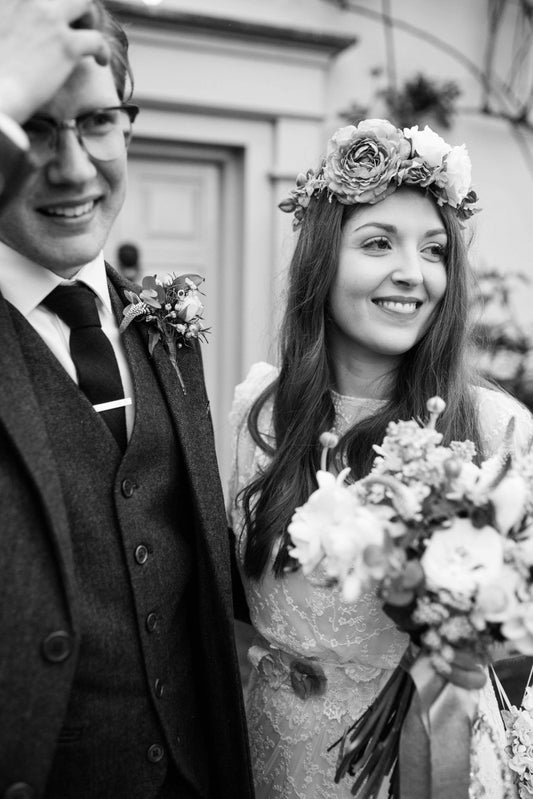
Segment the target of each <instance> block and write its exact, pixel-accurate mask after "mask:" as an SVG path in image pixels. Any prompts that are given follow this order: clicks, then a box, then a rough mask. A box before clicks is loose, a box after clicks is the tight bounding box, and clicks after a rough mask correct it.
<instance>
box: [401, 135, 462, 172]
mask: <svg viewBox="0 0 533 799" xmlns="http://www.w3.org/2000/svg"><path fill="white" fill-rule="evenodd" d="M403 133H404V136H405V137H406V138H407V139H410V140H411V142H412V145H413V150H414V151H415V153H416V154H417V155H419V156H420V157H421V158H423V159H424V161H426V162H427V163H428V164H429V166H432V167H439V166H442V162H443V160H444V156H445V155H447V154H448V153H449V152H450V150H451V149H452V148H451V146H450V145H449V144H447V142H445V141H444V139H443V138H442V137H441V136H439V134H438V133H435V131H434V130H431V128H430V127H429V126H428V125H426V127H425V128H424V130H418V125H415V126H414V127H412V128H404V131H403Z"/></svg>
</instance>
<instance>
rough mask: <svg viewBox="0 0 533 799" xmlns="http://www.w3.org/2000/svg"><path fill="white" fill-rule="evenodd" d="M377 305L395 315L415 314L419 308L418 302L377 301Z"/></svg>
mask: <svg viewBox="0 0 533 799" xmlns="http://www.w3.org/2000/svg"><path fill="white" fill-rule="evenodd" d="M376 305H379V306H380V307H381V308H385V309H386V310H387V311H394V312H395V313H405V314H408V313H414V312H415V311H416V308H417V303H416V302H394V301H393V300H376Z"/></svg>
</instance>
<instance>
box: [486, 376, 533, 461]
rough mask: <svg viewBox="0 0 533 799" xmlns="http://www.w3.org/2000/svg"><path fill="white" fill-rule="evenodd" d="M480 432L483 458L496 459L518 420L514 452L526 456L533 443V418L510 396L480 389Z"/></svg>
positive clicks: (514, 436) (513, 443) (511, 446)
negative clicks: (495, 455) (511, 427)
mask: <svg viewBox="0 0 533 799" xmlns="http://www.w3.org/2000/svg"><path fill="white" fill-rule="evenodd" d="M477 404H478V413H479V428H480V431H479V432H480V436H481V444H482V447H483V453H482V455H483V457H485V458H486V457H490V456H491V455H493V454H494V453H495V452H496V451H497V450H498V449H499V448H500V447H501V445H502V444H503V443H504V441H505V433H506V430H507V426H508V424H509V422H510V420H511V419H512V418H513V417H514V420H515V426H514V433H513V437H512V440H511V443H510V447H509V449H510V451H511V452H512V453H516V454H523V453H525V452H527V451H528V450H529V448H530V447H531V444H532V441H533V416H532V415H531V413H530V412H529V411H528V409H527V408H526V407H525V406H524V405H522V404H521V403H520V402H518V400H516V399H514V397H511V396H510V395H509V394H504V393H503V392H501V391H496V390H493V389H488V388H479V389H477Z"/></svg>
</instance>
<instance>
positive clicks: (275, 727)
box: [230, 363, 533, 799]
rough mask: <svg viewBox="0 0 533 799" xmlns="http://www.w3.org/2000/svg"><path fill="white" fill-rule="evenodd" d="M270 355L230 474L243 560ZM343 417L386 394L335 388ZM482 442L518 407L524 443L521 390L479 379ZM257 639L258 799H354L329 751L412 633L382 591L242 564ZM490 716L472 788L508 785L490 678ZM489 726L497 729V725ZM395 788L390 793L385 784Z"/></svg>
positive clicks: (260, 460) (240, 395)
mask: <svg viewBox="0 0 533 799" xmlns="http://www.w3.org/2000/svg"><path fill="white" fill-rule="evenodd" d="M276 375H277V370H276V369H275V368H274V367H272V366H270V365H269V364H265V363H259V364H256V365H255V366H254V367H252V369H251V371H250V373H249V375H248V377H247V379H246V380H245V382H244V383H242V384H241V385H240V386H238V387H237V389H236V393H235V401H234V404H233V409H232V413H231V417H230V421H231V424H232V428H233V431H234V468H233V474H232V478H231V483H230V498H231V501H232V506H231V511H230V515H231V521H232V524H233V529H234V530H235V532H236V533H237V535H238V540H239V546H238V555H239V557H240V559H241V560H242V554H243V547H244V543H245V535H246V531H245V530H243V529H242V525H243V519H242V513H241V510H240V508H239V506H238V504H237V505H235V497H236V496H237V494H238V492H239V491H240V490H241V489H242V488H243V487H244V486H245V485H246V484H247V483H248V482H249V481H250V480H251V479H252V478H253V477H254V476H255V474H256V473H257V471H258V470H259V469H262V468H264V467H265V465H266V464H267V462H268V458H267V456H266V455H265V453H264V452H263V451H262V450H261V449H260V448H259V447H258V446H257V445H256V444H255V442H254V441H253V440H252V438H251V436H250V435H249V433H248V429H247V424H246V422H247V413H248V410H249V408H250V406H251V404H252V403H253V401H254V399H255V398H256V397H257V396H258V395H259V393H260V392H261V391H262V390H263V389H264V388H265V387H266V386H267V385H268V384H269V383H270V382H271V381H272V380H273V379H274V378H275V377H276ZM333 401H334V405H335V410H336V428H337V430H338V432H340V433H342V432H344V430H345V429H346V427H347V426H348V425H351V424H353V423H354V421H356V419H358V418H363V416H364V415H367V414H368V413H372V412H373V411H374V410H375V408H376V402H378V403H379V401H375V400H362V399H357V398H351V397H342V396H341V395H339V394H335V393H334V394H333ZM479 413H480V419H481V423H482V424H481V426H482V436H483V445H484V447H485V448H486V450H487V452H486V453H485V454H489V453H490V452H494V451H495V450H496V449H497V447H498V446H499V445H500V443H501V442H502V441H503V439H504V436H505V430H506V427H507V422H508V420H509V418H510V416H511V415H515V416H516V417H517V418H516V429H515V435H514V441H513V447H515V448H517V449H522V448H525V447H526V446H527V443H528V441H529V439H530V437H531V434H532V432H533V424H532V421H531V417H530V415H529V414H528V412H527V411H526V410H525V409H523V408H522V407H521V406H519V405H518V404H517V403H516V402H515V401H514V400H512V399H511V398H509V397H507V396H504V395H501V394H499V393H497V392H494V391H490V390H487V389H480V390H479ZM259 427H260V430H261V431H262V432H264V434H266V435H272V403H271V402H269V403H267V404H266V405H265V407H264V408H263V410H262V413H261V415H260V418H259ZM242 579H243V584H244V588H245V592H246V596H247V600H248V605H249V608H250V615H251V619H252V623H253V625H254V627H255V630H256V631H257V640H256V642H255V643H254V645H253V646H252V648H251V650H250V653H249V657H250V661H251V663H252V667H253V668H252V674H251V678H250V681H249V684H248V686H247V696H246V708H247V716H248V725H249V733H250V743H251V751H252V760H253V765H254V773H255V783H256V796H257V799H267V797H268V798H269V799H348V798H349V797H351V793H350V789H349V781H343V784H341V785H336V784H335V783H334V781H333V780H334V774H335V764H336V757H337V750H336V749H334V750H333V751H329V747H331V745H332V744H334V743H335V742H336V741H337V740H338V739H339V738H340V737H341V735H342V734H343V732H344V731H345V729H346V728H347V727H348V726H349V725H350V724H351V723H352V722H353V720H354V719H355V718H357V717H358V716H359V715H360V714H361V713H362V712H363V711H364V710H365V709H366V707H368V706H369V705H370V703H371V702H372V701H373V699H374V698H375V696H376V695H377V693H378V692H379V690H380V688H381V687H382V686H383V684H384V683H385V682H386V680H387V678H388V676H389V675H390V671H391V669H393V668H394V667H395V666H396V665H397V663H398V662H399V660H400V658H401V656H402V654H403V652H404V650H405V647H406V645H407V640H408V639H407V636H405V635H404V634H403V633H400V632H398V631H397V630H396V628H395V627H394V625H393V624H392V622H391V621H390V619H389V618H388V617H387V616H386V615H385V614H384V613H383V612H382V610H381V608H380V605H379V602H378V600H377V598H376V597H375V596H374V595H373V594H366V595H364V596H363V597H361V599H360V600H359V601H358V602H356V603H354V604H349V605H348V604H346V603H343V602H342V601H341V598H340V595H339V594H338V593H337V592H336V591H335V590H331V589H330V588H326V587H325V586H324V584H323V583H322V581H321V580H320V577H318V578H317V579H316V580H315V581H313V582H311V581H309V580H308V579H306V578H304V577H303V576H302V574H301V573H300V572H294V573H290V574H288V575H286V576H285V577H284V578H283V579H277V578H275V577H274V576H273V574H272V573H271V572H268V573H267V574H265V576H264V577H263V578H262V579H261V581H260V582H256V581H252V580H249V579H247V578H246V577H245V575H244V574H243V575H242ZM293 658H305V659H311V660H312V661H313V662H316V663H317V664H318V665H319V666H320V668H321V670H322V671H323V673H324V675H325V677H326V679H327V685H326V690H325V692H324V693H323V694H322V695H319V696H311V697H308V698H307V699H302V698H300V697H299V696H298V695H297V694H296V693H295V691H294V690H293V687H292V685H291V666H290V664H291V661H292V659H293ZM479 717H480V718H483V719H484V720H485V721H486V724H477V725H476V733H475V735H474V737H473V743H472V748H473V756H472V780H471V788H470V797H469V799H480V798H481V797H486V799H504V797H506V791H507V789H506V788H505V786H504V785H503V782H502V776H501V761H500V760H499V759H498V758H497V757H495V756H494V741H498V742H499V744H498V745H499V746H500V747H501V748H502V749H503V746H504V745H505V739H504V732H503V726H502V723H501V719H500V716H499V711H498V707H497V703H496V699H495V696H494V693H493V690H492V686H491V683H490V681H489V680H487V685H486V686H485V688H484V689H483V690H482V691H481V692H480V704H479ZM487 729H489V730H490V731H491V732H490V735H489V734H487V731H486V730H487ZM384 790H385V793H384V796H386V789H384Z"/></svg>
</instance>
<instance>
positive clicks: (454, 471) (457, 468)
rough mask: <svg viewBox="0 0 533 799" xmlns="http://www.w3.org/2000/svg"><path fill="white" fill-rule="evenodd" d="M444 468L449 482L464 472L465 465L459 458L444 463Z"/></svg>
mask: <svg viewBox="0 0 533 799" xmlns="http://www.w3.org/2000/svg"><path fill="white" fill-rule="evenodd" d="M442 467H443V469H444V474H445V475H446V477H447V478H448V480H455V479H456V478H457V477H459V475H460V474H461V472H462V470H463V464H462V463H461V461H460V460H458V459H457V458H448V460H445V461H444V463H443V465H442Z"/></svg>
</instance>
